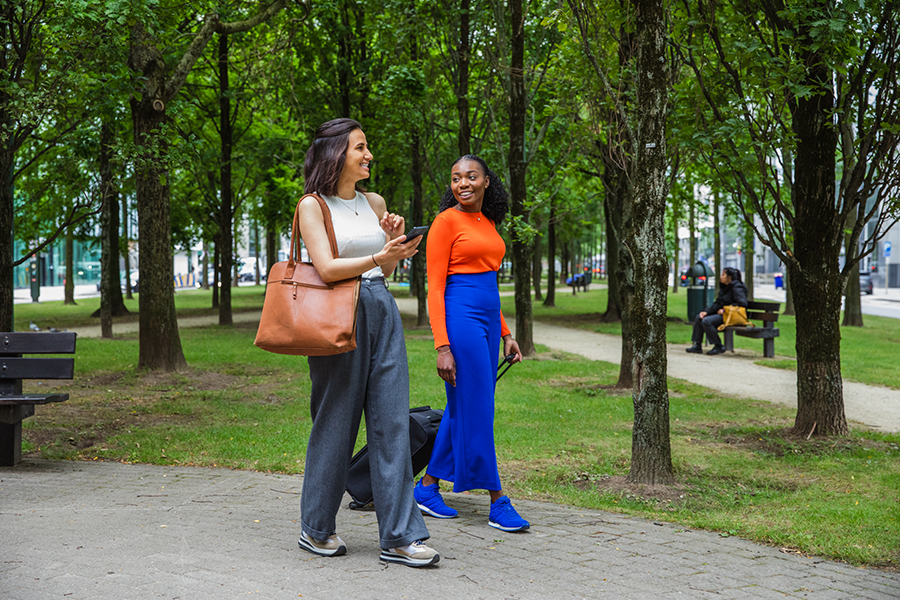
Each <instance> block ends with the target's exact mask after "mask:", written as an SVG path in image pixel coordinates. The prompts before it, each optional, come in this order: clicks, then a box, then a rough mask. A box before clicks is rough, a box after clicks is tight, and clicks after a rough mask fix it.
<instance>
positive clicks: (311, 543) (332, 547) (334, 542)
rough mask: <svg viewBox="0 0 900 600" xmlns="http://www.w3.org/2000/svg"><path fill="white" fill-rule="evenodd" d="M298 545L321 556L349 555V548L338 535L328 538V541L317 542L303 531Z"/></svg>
mask: <svg viewBox="0 0 900 600" xmlns="http://www.w3.org/2000/svg"><path fill="white" fill-rule="evenodd" d="M298 543H299V544H300V547H301V548H303V549H304V550H306V551H308V552H312V553H313V554H318V555H319V556H341V555H342V554H347V546H346V545H345V544H344V540H342V539H341V538H339V537H338V536H337V534H332V535H330V536H328V539H327V540H316V539H313V538H311V537H309V536H308V535H306V532H305V531H302V532H300V541H299V542H298Z"/></svg>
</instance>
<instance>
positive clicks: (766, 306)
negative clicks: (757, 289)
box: [747, 300, 781, 312]
mask: <svg viewBox="0 0 900 600" xmlns="http://www.w3.org/2000/svg"><path fill="white" fill-rule="evenodd" d="M779 308H781V302H757V301H756V300H751V301H749V302H747V309H748V310H763V311H774V312H777V311H778V309H779Z"/></svg>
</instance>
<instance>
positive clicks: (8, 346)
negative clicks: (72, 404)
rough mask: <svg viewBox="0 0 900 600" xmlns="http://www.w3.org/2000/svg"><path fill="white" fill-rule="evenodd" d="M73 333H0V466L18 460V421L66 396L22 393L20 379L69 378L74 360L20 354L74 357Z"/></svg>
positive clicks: (19, 437)
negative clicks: (43, 405) (35, 409)
mask: <svg viewBox="0 0 900 600" xmlns="http://www.w3.org/2000/svg"><path fill="white" fill-rule="evenodd" d="M74 353H75V334H74V333H71V332H64V333H43V332H42V333H0V466H3V467H12V466H15V465H17V464H18V463H19V462H21V461H22V421H23V420H24V419H27V418H28V417H30V416H32V415H33V414H34V407H35V406H36V405H38V404H48V403H50V402H65V401H66V400H68V399H69V395H68V394H60V393H46V394H23V393H22V380H23V379H72V376H73V374H74V372H75V359H74V358H48V357H38V358H32V357H23V356H22V355H23V354H74Z"/></svg>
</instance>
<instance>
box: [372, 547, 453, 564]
mask: <svg viewBox="0 0 900 600" xmlns="http://www.w3.org/2000/svg"><path fill="white" fill-rule="evenodd" d="M381 560H383V561H385V562H394V563H397V564H401V565H406V566H407V567H427V566H428V565H434V564H437V563H438V562H439V561H440V560H441V555H440V554H435V555H434V556H432V557H431V558H427V559H415V558H412V557H411V556H404V555H403V554H394V553H393V552H387V551H385V550H382V551H381Z"/></svg>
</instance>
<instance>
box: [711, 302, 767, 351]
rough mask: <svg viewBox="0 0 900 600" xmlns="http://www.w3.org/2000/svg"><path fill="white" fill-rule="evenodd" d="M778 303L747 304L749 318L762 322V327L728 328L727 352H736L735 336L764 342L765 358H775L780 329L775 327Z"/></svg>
mask: <svg viewBox="0 0 900 600" xmlns="http://www.w3.org/2000/svg"><path fill="white" fill-rule="evenodd" d="M780 306H781V305H780V304H779V303H778V302H753V301H750V302H748V303H747V318H748V319H750V320H751V321H762V322H763V326H762V327H749V326H747V327H726V328H725V330H724V331H725V350H726V351H729V352H734V334H735V333H736V334H738V335H741V336H744V337H749V338H755V339H758V340H762V341H763V356H765V357H766V358H775V338H777V337H778V333H779V332H778V329H777V328H776V327H775V326H774V323H775V321H777V320H778V309H779V308H780Z"/></svg>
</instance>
